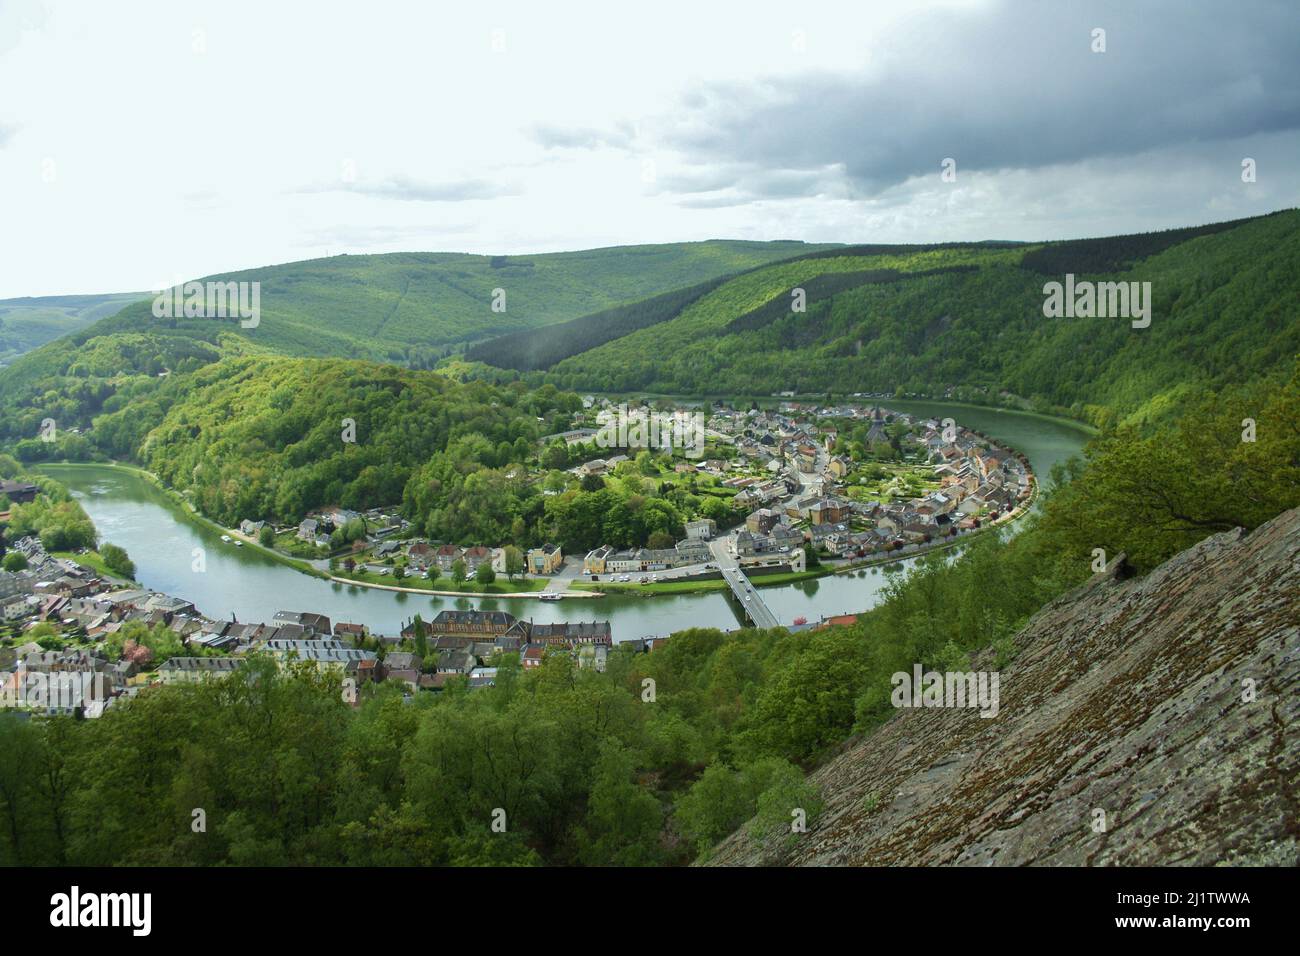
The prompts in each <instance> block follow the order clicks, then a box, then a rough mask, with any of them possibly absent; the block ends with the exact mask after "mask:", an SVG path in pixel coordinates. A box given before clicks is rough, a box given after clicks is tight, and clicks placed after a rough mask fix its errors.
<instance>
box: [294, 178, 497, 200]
mask: <svg viewBox="0 0 1300 956" xmlns="http://www.w3.org/2000/svg"><path fill="white" fill-rule="evenodd" d="M298 191H299V192H301V193H326V192H348V193H356V194H357V195H361V196H372V197H375V198H377V199H393V200H399V201H403V202H467V201H469V200H473V199H501V198H504V197H507V196H514V195H517V194H518V192H517V190H515V189H514V188H513V187H511V186H509V185H506V184H503V183H498V182H491V181H489V180H486V179H460V180H453V181H447V182H425V181H422V180H418V179H412V178H410V177H407V176H386V177H384V178H382V179H375V180H368V179H361V180H358V181H357V182H344V181H339V182H338V183H335V184H331V185H324V186H322V185H317V186H309V187H306V188H304V189H301V190H298Z"/></svg>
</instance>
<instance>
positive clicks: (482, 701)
mask: <svg viewBox="0 0 1300 956" xmlns="http://www.w3.org/2000/svg"><path fill="white" fill-rule="evenodd" d="M276 361H277V362H286V363H287V364H289V365H294V364H298V365H302V366H304V367H306V366H310V365H314V364H316V363H313V362H309V361H308V362H299V363H293V362H290V361H289V360H276ZM341 364H343V365H347V364H348V363H341ZM253 367H254V366H249V368H248V370H246V371H252V369H253ZM231 374H232V375H233V376H237V375H238V374H239V373H238V372H233V373H231ZM258 374H260V375H264V376H266V377H268V378H270V379H274V377H275V375H276V374H277V370H276V369H274V368H263V369H259V370H258ZM337 374H342V375H345V376H346V375H347V374H349V370H348V369H347V368H340V369H339V370H337ZM386 374H393V375H397V374H398V373H379V372H375V373H373V374H372V375H371V377H372V378H373V379H374V381H373V382H372V383H371V384H370V385H367V386H366V387H375V388H382V387H383V384H382V376H383V375H386ZM419 374H420V373H402V375H419ZM285 384H287V383H283V382H277V383H276V385H277V386H279V387H283V385H285ZM210 387H211V388H213V389H217V390H218V391H216V392H213V393H211V395H210V397H211V398H212V400H213V401H216V402H218V403H220V402H221V401H222V395H221V392H220V388H221V386H220V385H217V384H213V385H212V386H210ZM322 387H323V388H325V389H326V390H327V391H330V392H331V393H333V392H334V389H335V386H333V385H331V384H329V383H325V384H324V385H323V386H322ZM412 387H413V389H414V390H415V392H416V396H421V395H428V396H433V395H434V394H442V393H441V392H440V391H439V386H434V385H429V386H424V385H413V386H412ZM426 389H427V390H426ZM456 397H457V393H456V392H455V391H454V390H453V389H451V388H450V387H448V391H447V392H446V393H445V395H444V398H445V399H447V400H449V401H450V400H452V399H455V398H456ZM411 400H412V401H416V400H417V399H416V397H413V398H412V399H411ZM282 402H288V400H287V399H283V400H282ZM292 409H293V403H292V402H288V409H287V410H288V412H289V414H288V415H287V416H286V420H290V419H292V418H293V417H294V416H293V414H292ZM409 410H412V411H415V410H418V409H417V408H416V407H414V406H413V407H412V408H411V409H409ZM223 411H224V412H225V413H230V412H233V411H236V409H234V408H225V409H223V408H221V407H220V405H218V408H216V409H214V410H213V411H212V412H211V414H212V415H213V416H214V417H216V416H218V415H219V414H220V413H221V412H223ZM242 411H243V412H244V413H250V412H252V411H253V410H251V409H244V410H242ZM186 414H190V412H186ZM1297 416H1300V378H1297V377H1294V376H1293V377H1292V378H1291V380H1290V382H1289V384H1287V385H1286V386H1285V387H1283V388H1270V389H1263V388H1259V387H1257V386H1252V387H1242V388H1234V389H1231V390H1228V391H1226V392H1224V393H1222V394H1219V395H1207V396H1204V401H1203V402H1200V403H1197V404H1196V405H1194V406H1192V407H1190V408H1189V409H1188V410H1187V414H1186V415H1185V416H1184V418H1183V420H1182V421H1181V423H1180V424H1179V425H1178V426H1177V427H1157V428H1155V429H1154V430H1153V431H1152V432H1151V433H1150V434H1146V435H1143V434H1139V433H1138V432H1137V431H1135V430H1133V429H1122V430H1116V431H1115V432H1113V433H1112V434H1111V435H1109V436H1108V438H1107V440H1105V441H1103V442H1100V443H1098V444H1096V445H1094V446H1093V447H1092V449H1091V450H1090V454H1089V460H1088V462H1087V463H1086V465H1084V466H1081V468H1079V469H1076V470H1075V472H1074V474H1073V476H1072V480H1070V481H1068V483H1066V484H1065V487H1064V488H1062V489H1060V490H1059V491H1057V492H1056V493H1054V494H1053V495H1052V496H1050V497H1048V498H1047V500H1046V501H1045V503H1044V508H1043V510H1042V513H1041V514H1040V515H1037V516H1035V517H1032V518H1030V519H1029V524H1028V526H1026V527H1025V528H1024V529H1023V530H1022V531H1021V533H1019V534H1018V535H1016V536H1015V537H1013V538H1012V539H1010V540H1009V541H1007V542H998V541H996V540H994V539H993V538H984V539H980V540H977V541H975V542H973V543H972V544H971V546H970V547H969V548H968V549H967V550H966V551H965V552H964V553H963V554H962V556H961V557H960V558H959V559H958V560H956V561H950V560H948V559H947V558H946V557H945V556H943V555H934V556H932V557H931V558H930V559H928V560H926V561H924V562H922V565H921V567H920V568H919V569H918V571H917V572H916V573H915V574H914V575H912V576H910V577H909V578H907V579H901V578H894V579H892V580H891V583H890V586H889V588H888V589H887V593H886V596H885V600H884V601H883V603H882V604H880V605H879V606H878V607H876V608H875V609H873V610H871V611H869V612H867V613H866V614H863V615H861V616H860V617H859V619H858V621H857V623H856V624H854V625H852V626H848V627H832V628H827V629H825V630H820V631H811V632H804V633H798V634H788V633H786V632H785V631H784V630H783V629H777V630H774V631H760V630H755V629H752V628H750V629H742V630H738V631H733V632H731V633H723V632H721V631H717V630H704V629H700V630H690V631H685V632H680V633H677V634H675V635H673V636H672V637H671V638H670V639H669V640H668V641H667V643H666V644H665V645H664V646H663V647H661V648H659V649H657V650H655V651H653V652H651V653H649V654H635V653H631V652H630V648H621V649H616V651H615V652H614V653H613V654H611V656H610V659H609V665H608V668H607V669H606V671H605V672H603V673H601V672H596V671H594V670H592V669H578V668H574V667H573V664H572V661H571V660H570V659H569V658H568V657H567V656H565V655H559V654H557V655H552V656H550V657H549V658H548V659H547V660H546V661H545V662H544V663H543V665H542V666H541V667H539V668H535V669H529V670H524V669H522V668H520V667H519V666H518V663H517V661H516V660H515V659H514V658H513V657H509V656H508V657H507V659H506V660H505V661H504V662H503V664H502V666H501V668H500V669H499V670H498V672H497V677H496V682H495V684H494V685H493V686H490V687H486V688H482V689H479V690H475V691H472V692H471V691H469V690H468V689H467V687H466V685H465V683H464V679H463V678H459V677H457V678H454V679H453V680H452V681H451V682H450V684H449V686H448V688H447V689H446V690H445V691H444V692H443V693H442V694H439V695H432V694H421V695H418V696H417V697H416V699H415V701H414V702H412V703H407V702H405V701H403V699H402V694H401V692H400V691H399V690H394V689H393V688H392V687H391V686H390V685H388V684H383V685H378V686H377V687H376V686H374V685H368V686H367V687H366V688H365V690H364V694H363V702H362V706H361V707H360V708H359V709H357V710H353V709H351V708H350V707H349V706H348V705H347V704H346V703H344V701H343V695H342V693H341V688H340V684H339V679H340V678H339V677H338V676H333V677H330V676H324V675H322V674H321V673H320V672H318V671H316V669H315V668H314V667H313V666H311V665H303V669H301V670H296V671H295V670H288V671H280V670H278V669H277V668H276V666H275V665H274V663H272V662H270V661H258V660H254V661H253V662H252V663H251V665H250V666H251V667H253V668H254V669H255V670H256V674H257V679H255V680H246V679H242V677H239V676H236V677H230V678H226V679H223V680H221V681H215V682H210V683H205V684H202V685H198V686H171V687H157V688H153V689H151V691H150V692H149V693H146V694H141V695H140V696H139V697H138V698H136V699H133V700H129V701H124V702H122V703H121V704H119V705H117V706H114V707H113V708H112V709H111V710H110V711H109V712H108V713H106V714H105V715H104V716H103V717H102V718H100V719H98V720H90V721H73V720H71V719H63V718H60V719H55V720H49V721H40V722H37V721H19V720H17V719H15V718H13V717H12V716H11V715H0V787H2V789H0V806H3V809H4V811H5V817H6V820H7V821H8V824H9V825H7V826H4V827H0V862H4V863H23V864H79V865H101V866H102V865H110V864H174V865H182V864H218V863H229V864H236V865H278V864H298V865H306V864H368V865H430V864H451V865H465V864H514V865H527V864H539V863H548V864H560V865H563V864H575V863H581V864H588V865H610V864H616V865H652V864H682V863H688V862H690V861H692V860H694V859H697V858H700V857H705V858H707V857H708V856H709V855H710V854H711V853H712V848H713V847H714V845H715V844H716V843H717V842H718V841H720V840H722V839H724V838H725V837H727V836H728V834H730V833H732V832H733V831H734V830H735V829H736V828H738V827H742V826H743V827H745V831H746V834H747V836H748V838H749V839H750V840H752V841H755V842H756V843H757V844H759V845H760V847H768V848H773V849H777V850H779V849H780V847H781V845H782V843H783V842H784V841H787V840H788V839H789V825H790V819H791V816H790V813H791V809H792V808H795V807H797V808H800V809H802V810H804V811H805V813H806V814H807V818H808V821H809V823H810V824H815V823H816V821H817V819H818V816H819V814H820V812H821V808H822V806H823V803H824V802H825V800H826V798H827V797H831V798H832V799H837V798H838V795H836V794H825V795H824V794H823V793H822V792H821V790H820V788H819V780H818V778H812V779H809V778H806V777H805V776H804V774H803V770H804V769H805V768H809V767H814V766H816V765H818V764H819V763H821V762H823V761H825V760H826V759H827V758H828V757H829V756H830V755H833V754H834V753H836V752H837V751H839V750H840V749H841V748H842V747H843V745H844V743H845V741H846V740H847V738H849V737H850V736H851V735H852V734H854V733H855V732H858V733H869V732H871V731H874V730H875V729H876V728H878V727H879V726H880V725H881V724H882V723H883V722H884V721H885V720H887V719H888V718H890V717H891V716H893V715H894V714H895V710H894V708H893V707H892V706H891V704H890V700H889V695H890V687H891V680H890V675H891V674H892V673H894V672H895V671H899V670H904V671H910V669H911V668H912V666H913V664H914V663H918V662H919V663H921V665H922V666H923V667H925V668H934V669H938V670H946V669H953V668H957V669H962V668H966V667H968V666H969V655H970V654H971V652H974V651H979V650H981V649H988V650H987V653H986V655H985V657H984V658H983V660H984V661H985V662H988V663H991V665H992V666H994V667H996V668H999V669H1000V668H1002V667H1004V666H1006V665H1007V664H1008V663H1009V662H1010V661H1012V660H1013V659H1014V658H1015V656H1016V653H1017V644H1016V643H1015V642H1014V641H1013V640H1012V639H1013V637H1014V635H1015V634H1016V632H1017V631H1018V630H1019V629H1020V628H1021V627H1022V626H1023V625H1024V623H1025V622H1026V621H1027V620H1028V619H1029V618H1030V617H1031V616H1032V615H1033V614H1034V613H1035V612H1036V611H1038V609H1039V608H1040V607H1042V606H1043V605H1044V603H1046V602H1048V601H1050V600H1051V599H1052V598H1055V597H1057V596H1058V595H1061V594H1063V593H1064V592H1066V591H1067V590H1069V589H1070V588H1072V587H1074V586H1075V585H1077V584H1079V583H1080V582H1082V581H1084V580H1085V579H1087V578H1088V577H1089V575H1090V574H1091V573H1092V572H1091V562H1092V551H1091V549H1092V548H1094V547H1104V548H1105V549H1106V550H1107V553H1108V554H1111V555H1114V554H1118V553H1119V552H1121V551H1125V552H1128V553H1129V554H1131V555H1133V556H1134V559H1135V563H1136V564H1137V566H1138V568H1139V569H1140V570H1146V569H1149V568H1152V567H1154V566H1156V565H1158V564H1159V563H1160V562H1163V561H1165V560H1167V559H1168V558H1169V557H1170V556H1171V555H1173V554H1175V553H1177V552H1178V551H1179V550H1181V549H1182V548H1184V547H1186V546H1188V545H1190V544H1191V543H1194V542H1196V541H1198V540H1200V539H1201V538H1203V537H1204V536H1205V535H1206V534H1208V533H1212V532H1213V531H1214V530H1217V529H1220V528H1224V527H1230V526H1232V525H1234V524H1242V525H1244V527H1246V528H1253V527H1257V526H1258V525H1259V524H1261V523H1263V522H1264V521H1266V520H1268V519H1269V518H1271V517H1272V516H1273V515H1276V514H1278V513H1280V512H1281V511H1284V510H1286V509H1288V508H1293V507H1296V506H1297V505H1300V433H1297V431H1296V429H1295V427H1294V423H1295V421H1296V420H1297ZM252 417H258V416H255V415H254V416H252ZM1243 417H1253V418H1255V419H1256V420H1257V423H1258V439H1257V441H1256V442H1242V441H1241V437H1240V436H1241V433H1240V421H1241V419H1242V418H1243ZM173 425H174V426H175V427H176V428H182V427H183V425H184V420H183V419H177V420H175V421H174V422H173ZM267 426H268V427H271V426H273V420H268V421H267ZM417 430H418V429H417ZM183 447H184V443H182V448H183ZM249 460H250V461H252V460H255V459H254V458H250V459H249ZM1066 477H1069V476H1066V475H1062V476H1061V478H1062V479H1065V478H1066ZM1227 489H1231V493H1226V494H1225V490H1227ZM1134 516H1138V517H1137V518H1136V519H1135V517H1134ZM1157 593H1159V592H1158V589H1157ZM1163 600H1164V599H1163V598H1162V604H1163ZM1126 607H1127V606H1126ZM1126 613H1127V611H1126ZM1120 617H1123V615H1120ZM1075 670H1076V671H1077V667H1076V668H1075ZM647 678H649V679H651V680H653V682H654V684H653V686H654V687H655V694H654V697H653V699H652V700H647V698H646V697H645V696H644V688H645V687H646V686H648V685H647V684H646V683H645V681H646V679H647ZM1158 704H1159V701H1147V702H1146V703H1145V704H1144V706H1146V707H1155V706H1157V705H1158ZM1072 763H1077V760H1072ZM839 803H842V801H839ZM882 803H883V802H882ZM858 805H859V806H861V804H860V803H859V804H858ZM980 806H983V804H981V805H980ZM195 807H202V808H204V809H205V811H206V815H207V828H206V833H203V834H196V833H195V832H194V830H193V829H192V828H191V826H190V820H191V814H192V811H193V808H195ZM865 809H866V812H868V813H870V812H873V809H874V808H873V807H872V806H868V807H866V808H865ZM499 810H504V811H505V814H506V821H507V827H506V831H505V833H504V834H502V833H493V832H492V830H491V823H492V822H493V819H494V816H493V815H494V813H496V812H497V811H499ZM837 812H838V804H837ZM1076 825H1077V822H1076Z"/></svg>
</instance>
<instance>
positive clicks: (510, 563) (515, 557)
mask: <svg viewBox="0 0 1300 956" xmlns="http://www.w3.org/2000/svg"><path fill="white" fill-rule="evenodd" d="M505 552H506V556H505V563H506V577H508V578H509V579H510V580H511V581H513V580H514V579H515V578H516V577H518V576H519V575H521V574H523V573H524V553H523V552H522V551H520V550H519V549H518V548H516V547H515V546H514V545H512V544H508V545H506V548H505Z"/></svg>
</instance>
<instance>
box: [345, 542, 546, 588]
mask: <svg viewBox="0 0 1300 956" xmlns="http://www.w3.org/2000/svg"><path fill="white" fill-rule="evenodd" d="M372 554H373V555H374V557H375V558H376V560H375V561H372V562H367V563H365V564H362V565H360V568H361V569H362V570H364V571H369V572H370V573H371V574H391V573H392V571H393V569H392V567H390V566H389V565H387V564H381V563H379V562H380V561H382V560H383V559H385V558H392V557H397V556H398V555H404V556H405V558H406V566H407V568H408V570H410V571H415V572H420V573H423V574H425V575H427V576H428V577H430V578H435V577H438V576H439V575H442V576H444V577H445V576H447V575H449V574H451V572H452V569H453V568H454V567H455V566H456V562H457V561H461V562H463V563H464V565H465V572H466V574H467V575H468V576H470V577H473V576H474V572H475V571H477V570H478V569H479V566H480V565H484V564H487V565H489V566H490V567H491V568H492V570H493V571H495V572H496V573H497V574H506V573H508V572H507V568H506V549H505V548H488V547H484V546H483V545H474V546H472V547H468V548H463V547H461V546H460V545H457V544H435V543H433V542H430V541H426V540H424V539H423V538H416V539H413V540H408V541H391V540H390V541H382V542H380V543H379V544H377V545H376V546H375V547H374V550H373V551H372ZM523 556H524V570H525V571H527V572H528V573H530V574H554V573H556V572H557V571H559V570H560V568H561V567H562V566H563V565H564V552H563V550H562V549H561V548H560V546H559V545H558V544H550V543H547V544H543V545H541V546H540V547H536V548H529V549H528V550H527V551H525V552H524V553H523Z"/></svg>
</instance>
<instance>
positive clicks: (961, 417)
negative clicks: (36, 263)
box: [41, 401, 1088, 641]
mask: <svg viewBox="0 0 1300 956" xmlns="http://www.w3.org/2000/svg"><path fill="white" fill-rule="evenodd" d="M888 407H890V408H896V409H897V410H899V411H906V412H910V413H919V414H924V415H933V416H937V417H940V418H942V417H944V416H945V415H947V416H951V417H952V418H954V419H956V420H957V421H958V422H959V423H961V424H963V425H966V426H968V427H971V428H975V429H978V430H979V431H982V432H984V433H985V434H986V435H988V436H990V437H991V438H994V439H1000V440H1002V441H1004V442H1006V443H1007V444H1008V445H1010V446H1011V447H1013V448H1016V449H1017V450H1019V451H1023V452H1024V453H1025V454H1026V455H1027V456H1028V457H1029V460H1030V463H1031V464H1032V465H1033V467H1034V470H1035V472H1036V473H1037V474H1038V475H1039V476H1040V477H1041V478H1042V479H1043V480H1044V481H1045V480H1046V478H1047V475H1048V473H1049V472H1050V470H1051V467H1052V465H1053V464H1055V463H1056V462H1057V461H1062V460H1064V459H1066V458H1068V457H1069V456H1070V455H1073V454H1075V453H1077V452H1078V451H1079V450H1080V449H1081V448H1082V447H1083V445H1084V443H1085V442H1086V441H1087V439H1088V435H1087V433H1085V432H1084V431H1083V430H1081V429H1079V428H1076V427H1073V426H1071V425H1069V424H1068V423H1065V422H1060V421H1056V420H1053V419H1048V418H1041V417H1038V416H1033V415H1025V414H1021V413H1018V412H1010V411H998V410H994V409H984V408H973V407H968V406H960V405H949V404H945V403H941V402H903V401H898V402H889V403H888ZM41 470H42V471H45V472H47V473H48V474H50V475H51V476H52V477H55V478H57V479H58V480H59V481H61V482H63V483H64V484H66V485H67V486H68V488H69V489H70V490H71V492H72V494H73V495H74V496H75V497H76V498H77V500H78V501H80V502H81V504H82V506H83V507H84V508H85V509H86V512H87V514H89V515H90V517H91V520H93V521H94V522H95V527H96V528H97V529H98V530H99V534H100V539H101V540H102V541H111V542H112V543H113V544H116V545H119V546H121V547H123V548H125V549H126V550H127V552H128V553H129V554H130V555H131V559H132V560H133V561H134V562H135V566H136V577H137V579H138V580H139V581H140V583H141V584H142V585H144V586H145V587H148V588H151V589H153V590H155V591H162V592H164V593H167V594H171V595H175V596H176V597H181V598H184V599H185V600H187V601H192V602H193V603H194V605H195V606H196V607H197V608H198V609H199V610H200V611H201V612H202V613H204V614H207V615H209V616H211V617H216V618H222V617H229V616H230V615H232V614H233V615H234V616H235V618H236V619H237V620H240V621H245V622H249V621H267V620H270V619H271V617H272V616H273V615H274V614H275V612H276V611H280V610H291V611H316V612H319V613H322V614H327V615H329V617H330V619H331V620H332V621H334V622H339V621H351V622H356V623H363V624H366V625H368V626H369V627H370V629H371V631H372V632H373V633H380V634H395V633H397V631H398V630H399V629H400V628H401V626H402V625H403V624H404V623H405V622H406V621H409V620H410V619H411V617H413V616H414V615H415V614H416V613H419V614H421V615H423V616H424V618H425V619H426V620H428V619H429V618H430V617H432V616H433V615H434V614H437V612H438V611H440V610H443V609H447V608H472V607H478V608H484V609H489V610H502V611H509V612H510V613H511V614H514V615H515V616H516V617H520V618H524V619H531V620H533V621H536V622H538V623H546V622H552V621H565V620H593V619H594V620H602V621H603V620H608V621H609V622H610V624H611V628H612V631H613V635H614V639H615V640H616V641H623V640H631V639H633V638H638V637H649V636H656V635H664V634H669V633H671V632H673V631H677V630H682V629H683V628H688V627H721V628H734V627H736V626H738V625H739V624H740V623H741V621H742V616H741V614H740V611H739V609H738V608H737V607H736V603H735V600H734V599H733V598H732V597H731V596H730V595H729V594H724V593H719V592H713V593H706V594H686V595H656V596H654V597H641V596H639V595H609V596H607V597H603V598H574V599H566V600H564V601H557V602H543V601H537V600H531V599H525V598H493V597H463V598H462V597H435V596H432V595H420V594H404V593H396V592H392V591H379V590H374V589H370V588H360V587H353V586H349V585H344V584H336V583H333V582H330V581H324V580H321V579H319V578H313V577H310V576H308V575H305V574H302V573H300V572H298V571H295V570H293V569H292V568H289V567H287V566H285V565H283V564H280V563H278V562H276V561H273V560H272V559H270V558H268V557H266V556H265V555H263V554H259V553H258V552H257V551H256V550H255V549H253V548H247V547H245V548H237V547H235V545H234V544H231V543H226V542H223V541H222V540H221V535H220V533H219V532H215V531H213V530H211V529H209V528H208V527H206V526H204V525H202V524H199V523H197V522H195V521H193V520H191V519H190V518H189V517H188V516H187V515H186V514H185V513H184V511H183V510H182V509H181V508H179V507H178V506H177V505H176V504H175V503H174V502H173V501H172V499H170V498H169V497H168V496H167V495H165V494H164V493H163V492H161V491H160V490H159V489H158V488H156V487H155V486H153V485H152V484H150V483H149V482H148V481H146V480H145V479H143V478H141V477H140V476H138V475H135V474H133V473H131V472H128V471H124V470H119V469H115V468H111V467H107V466H100V465H58V464H50V465H44V466H42V468H41ZM196 548H202V549H203V551H204V568H203V570H202V571H195V570H194V569H193V566H194V557H193V556H194V552H195V549H196ZM901 563H902V565H903V566H904V567H906V566H907V565H908V564H909V563H910V561H904V562H901ZM886 580H887V576H886V574H885V573H884V572H883V571H882V570H881V568H880V567H875V568H870V569H864V570H861V571H857V572H851V573H847V574H839V575H830V576H827V577H822V578H815V579H812V580H808V581H801V582H798V583H795V584H790V585H784V586H780V587H771V588H763V589H762V594H763V599H764V600H765V601H766V602H767V604H768V606H769V607H770V608H771V609H772V611H773V612H774V613H775V614H776V616H777V618H778V619H779V620H781V621H782V622H784V623H789V622H791V621H793V620H794V619H795V618H796V617H805V618H807V619H808V620H816V619H817V618H819V617H821V616H823V615H825V616H830V615H833V614H843V613H847V612H853V611H862V610H866V609H867V608H869V607H871V606H873V605H874V604H875V603H876V602H877V601H878V600H879V594H880V592H881V591H882V590H883V588H884V586H885V583H886Z"/></svg>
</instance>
